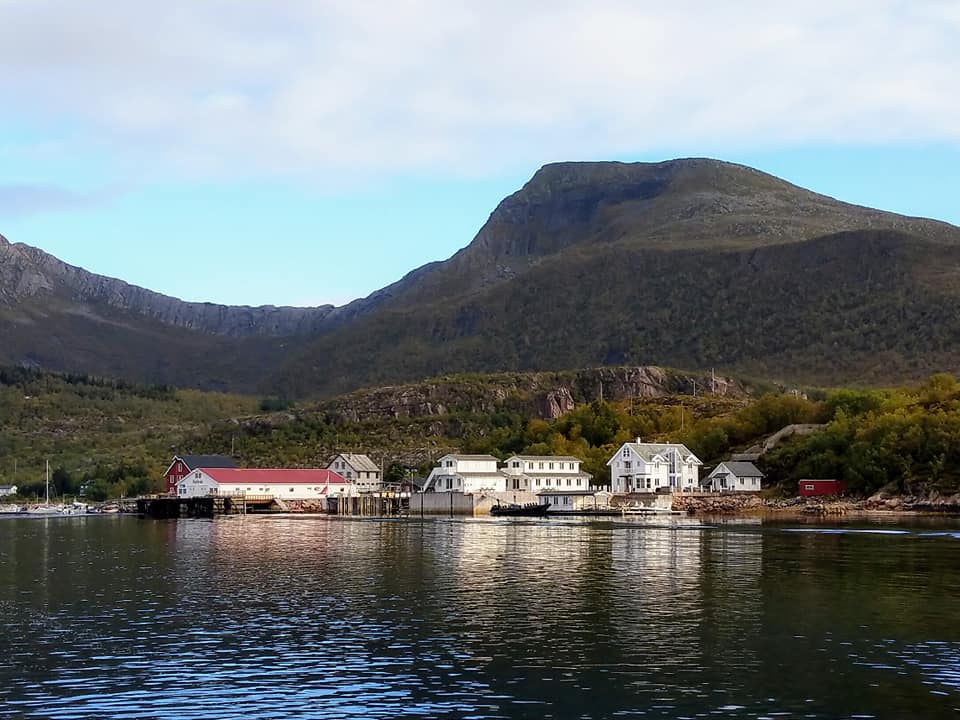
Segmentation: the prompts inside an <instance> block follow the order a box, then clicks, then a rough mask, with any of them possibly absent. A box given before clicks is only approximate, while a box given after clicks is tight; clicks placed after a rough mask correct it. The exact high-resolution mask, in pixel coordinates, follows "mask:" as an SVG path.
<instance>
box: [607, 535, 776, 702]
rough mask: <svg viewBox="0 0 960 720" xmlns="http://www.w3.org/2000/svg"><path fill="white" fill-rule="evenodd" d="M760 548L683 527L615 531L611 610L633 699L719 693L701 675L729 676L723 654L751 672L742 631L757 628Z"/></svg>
mask: <svg viewBox="0 0 960 720" xmlns="http://www.w3.org/2000/svg"><path fill="white" fill-rule="evenodd" d="M655 522H656V523H657V524H654V523H655ZM761 547H762V536H761V535H760V533H759V532H750V531H743V532H741V531H740V530H739V529H727V528H726V527H725V526H721V527H715V528H713V527H708V526H702V525H700V524H699V522H697V521H693V520H687V519H682V520H681V519H676V520H674V521H673V522H669V521H668V522H667V523H663V522H662V521H659V522H658V521H653V522H651V523H650V524H645V523H642V522H638V523H637V524H636V525H635V526H629V527H625V526H622V525H621V526H617V527H616V529H615V531H614V533H613V548H612V551H613V564H612V570H613V577H614V583H615V591H614V602H615V603H616V607H617V608H618V609H619V611H620V614H619V619H620V624H619V639H620V641H621V643H623V645H624V648H623V652H624V653H626V654H627V656H628V658H629V660H628V661H629V662H630V663H632V664H633V665H634V666H636V667H637V668H639V669H638V671H637V673H636V676H635V678H634V682H635V684H636V689H637V690H638V691H644V692H646V691H652V690H654V689H657V690H663V691H669V692H691V691H693V690H694V689H695V688H696V687H698V686H700V687H707V686H708V685H709V684H710V683H713V684H715V685H716V686H717V687H724V686H725V685H726V684H729V682H731V681H732V680H730V679H725V678H724V677H723V676H722V675H721V676H718V677H715V678H707V676H706V675H705V673H706V672H708V670H707V668H725V667H726V668H729V663H728V662H727V661H726V660H724V657H725V654H726V653H729V654H730V657H737V658H738V660H737V662H738V663H743V665H744V667H752V661H751V660H750V657H748V655H749V653H748V652H747V644H746V642H747V641H746V640H745V639H744V637H743V634H744V633H743V628H744V624H745V622H746V623H747V624H749V623H750V620H753V621H755V622H754V623H753V625H754V626H756V625H757V623H758V621H759V612H760V588H759V584H760V564H761ZM738 672H739V671H738ZM732 674H733V675H736V674H737V673H732Z"/></svg>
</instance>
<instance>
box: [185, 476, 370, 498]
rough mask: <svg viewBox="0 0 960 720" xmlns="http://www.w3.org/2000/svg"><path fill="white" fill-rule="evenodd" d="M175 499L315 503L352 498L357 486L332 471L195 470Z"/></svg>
mask: <svg viewBox="0 0 960 720" xmlns="http://www.w3.org/2000/svg"><path fill="white" fill-rule="evenodd" d="M176 490H177V496H178V497H185V498H186V497H206V496H207V495H260V496H264V495H272V496H273V497H274V498H279V499H280V500H316V499H319V498H326V497H330V496H332V495H355V494H356V493H357V490H356V487H355V486H354V485H353V484H352V483H348V482H347V481H346V480H345V479H344V478H342V477H341V476H340V475H338V474H337V473H335V472H333V471H332V470H318V469H310V470H263V469H258V468H198V469H196V470H193V471H192V472H191V473H190V474H189V475H187V476H186V477H184V478H181V479H180V481H179V482H177V486H176Z"/></svg>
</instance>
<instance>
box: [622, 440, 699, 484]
mask: <svg viewBox="0 0 960 720" xmlns="http://www.w3.org/2000/svg"><path fill="white" fill-rule="evenodd" d="M607 465H608V466H609V468H610V484H611V488H612V490H613V492H614V493H615V494H622V493H632V492H656V491H657V490H661V489H671V490H698V489H699V487H700V466H701V465H703V463H702V462H700V459H699V458H698V457H697V456H696V455H694V454H693V453H692V452H690V450H689V448H687V446H686V445H682V444H680V443H645V442H640V438H637V441H636V442H628V443H624V444H623V445H622V446H621V447H620V449H619V450H617V452H616V453H615V454H614V456H613V457H612V458H610V460H609V461H608V462H607Z"/></svg>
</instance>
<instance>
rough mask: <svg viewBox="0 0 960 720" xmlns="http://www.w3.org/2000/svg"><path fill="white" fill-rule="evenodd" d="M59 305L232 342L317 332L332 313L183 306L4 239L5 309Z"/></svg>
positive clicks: (0, 263)
mask: <svg viewBox="0 0 960 720" xmlns="http://www.w3.org/2000/svg"><path fill="white" fill-rule="evenodd" d="M52 301H57V302H58V303H60V304H65V305H66V307H65V309H66V310H67V311H68V312H69V311H70V310H71V309H72V308H71V306H75V308H74V309H75V310H77V311H82V312H85V313H89V312H91V311H92V312H97V311H99V310H103V309H114V310H119V311H122V312H126V313H131V314H134V315H141V316H144V317H148V318H152V319H154V320H159V321H160V322H162V323H165V324H168V325H173V326H176V327H182V328H188V329H190V330H196V331H199V332H203V333H209V334H214V335H225V336H230V337H246V336H256V335H262V336H293V335H308V334H312V333H315V332H318V331H319V330H320V329H321V327H322V326H323V323H324V320H325V319H326V317H327V316H328V315H329V314H330V312H331V311H332V310H333V306H332V305H325V306H322V307H316V308H296V307H274V306H272V305H265V306H260V307H246V306H228V305H215V304H213V303H196V302H184V301H182V300H178V299H177V298H172V297H168V296H166V295H161V294H160V293H155V292H152V291H150V290H145V289H144V288H140V287H137V286H135V285H130V284H128V283H125V282H122V281H121V280H115V279H113V278H108V277H104V276H103V275H97V274H94V273H91V272H87V271H86V270H84V269H82V268H78V267H75V266H73V265H68V264H67V263H65V262H62V261H60V260H58V259H57V258H55V257H53V256H52V255H49V254H47V253H45V252H43V251H42V250H38V249H37V248H33V247H30V246H28V245H23V244H21V243H18V244H11V243H10V242H9V241H8V240H7V239H6V238H4V237H2V236H0V305H5V306H8V307H11V308H13V309H14V311H15V310H16V308H17V306H18V305H20V304H29V303H34V304H47V305H49V304H50V303H51V302H52Z"/></svg>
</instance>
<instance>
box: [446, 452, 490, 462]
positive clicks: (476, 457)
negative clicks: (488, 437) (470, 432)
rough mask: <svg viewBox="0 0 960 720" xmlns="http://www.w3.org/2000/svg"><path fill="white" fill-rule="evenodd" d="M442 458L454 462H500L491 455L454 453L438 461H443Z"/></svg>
mask: <svg viewBox="0 0 960 720" xmlns="http://www.w3.org/2000/svg"><path fill="white" fill-rule="evenodd" d="M443 458H453V459H454V460H486V461H487V462H490V461H491V460H492V461H493V462H500V461H499V460H497V459H496V458H495V457H494V456H493V455H457V454H456V453H450V454H449V455H444V456H443V457H442V458H440V459H441V460H443Z"/></svg>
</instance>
